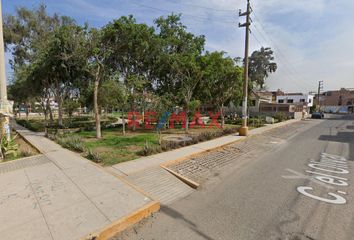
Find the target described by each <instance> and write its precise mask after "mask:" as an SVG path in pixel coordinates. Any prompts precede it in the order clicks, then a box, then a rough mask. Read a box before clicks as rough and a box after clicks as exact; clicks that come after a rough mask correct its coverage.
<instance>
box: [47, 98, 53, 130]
mask: <svg viewBox="0 0 354 240" xmlns="http://www.w3.org/2000/svg"><path fill="white" fill-rule="evenodd" d="M47 109H48V112H49V119H50V123H51V124H53V122H54V117H53V111H52V108H51V107H50V100H49V98H48V99H47Z"/></svg>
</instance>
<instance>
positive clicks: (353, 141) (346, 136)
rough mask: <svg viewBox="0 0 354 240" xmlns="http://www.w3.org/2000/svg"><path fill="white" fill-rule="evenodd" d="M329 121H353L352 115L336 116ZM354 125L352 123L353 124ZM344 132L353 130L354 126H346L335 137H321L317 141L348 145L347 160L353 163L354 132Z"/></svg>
mask: <svg viewBox="0 0 354 240" xmlns="http://www.w3.org/2000/svg"><path fill="white" fill-rule="evenodd" d="M330 120H338V121H343V120H349V121H350V120H353V121H354V116H353V115H337V116H335V117H333V118H330ZM353 123H354V122H353ZM346 130H354V125H347V126H346V127H344V128H342V129H340V130H339V132H338V133H337V135H336V136H332V135H321V136H320V137H319V140H321V141H331V142H340V143H348V144H349V160H350V161H354V132H353V131H346Z"/></svg>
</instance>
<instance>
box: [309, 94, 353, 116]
mask: <svg viewBox="0 0 354 240" xmlns="http://www.w3.org/2000/svg"><path fill="white" fill-rule="evenodd" d="M318 99H319V100H318ZM315 102H316V103H317V104H318V103H320V106H321V109H322V110H323V111H325V112H333V113H347V112H353V106H354V89H348V88H341V89H340V90H334V91H326V92H324V93H322V94H321V95H320V97H319V98H318V96H316V100H315Z"/></svg>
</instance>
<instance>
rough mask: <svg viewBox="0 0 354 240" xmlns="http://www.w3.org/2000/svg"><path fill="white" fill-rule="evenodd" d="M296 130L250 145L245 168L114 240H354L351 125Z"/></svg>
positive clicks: (337, 120) (306, 125)
mask: <svg viewBox="0 0 354 240" xmlns="http://www.w3.org/2000/svg"><path fill="white" fill-rule="evenodd" d="M294 126H295V127H286V128H283V129H281V130H278V131H273V133H268V134H269V136H267V134H265V135H263V136H259V137H255V138H253V139H252V140H250V141H251V142H249V144H250V145H252V146H260V147H256V149H255V150H253V151H252V150H250V153H249V154H246V155H245V156H244V157H243V160H242V157H240V159H239V160H237V159H236V160H235V161H232V162H231V163H229V164H227V165H225V166H224V167H223V168H220V169H219V170H218V171H216V172H214V175H213V177H210V176H208V177H207V178H206V179H205V182H204V183H203V187H202V188H201V189H200V190H198V191H196V192H194V193H193V194H192V195H190V196H188V197H186V198H185V199H183V200H181V201H178V202H175V203H173V204H172V205H169V206H163V207H162V210H161V212H160V213H159V214H157V215H155V216H154V217H152V218H150V219H147V220H146V221H144V222H143V223H141V224H139V225H137V226H135V227H134V228H131V229H130V230H128V231H127V232H125V233H123V234H120V235H119V236H116V237H115V238H114V240H153V239H154V240H159V239H166V240H174V239H176V240H177V239H178V240H182V239H183V240H199V239H207V240H214V239H215V240H217V239H222V240H224V239H225V240H259V239H265V240H352V239H354V198H353V196H354V189H353V187H352V186H353V185H354V179H353V177H352V175H353V172H354V117H353V116H335V115H332V116H328V118H327V119H324V120H307V121H303V122H302V123H301V124H298V125H294ZM239 144H242V143H239ZM235 146H237V144H236V145H235ZM241 146H242V145H241ZM261 146H263V148H262V147H261ZM257 150H258V152H257Z"/></svg>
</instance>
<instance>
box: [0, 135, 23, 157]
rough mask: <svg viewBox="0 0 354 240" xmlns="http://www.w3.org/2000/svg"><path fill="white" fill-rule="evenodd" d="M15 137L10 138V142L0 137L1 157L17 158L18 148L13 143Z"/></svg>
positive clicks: (4, 137)
mask: <svg viewBox="0 0 354 240" xmlns="http://www.w3.org/2000/svg"><path fill="white" fill-rule="evenodd" d="M16 137H17V135H16V136H14V137H12V138H11V139H10V140H8V139H7V137H6V136H2V138H1V144H0V145H1V155H2V156H3V157H5V158H6V157H8V156H13V157H17V155H18V149H19V146H18V144H17V143H16V142H15V139H16Z"/></svg>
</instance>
